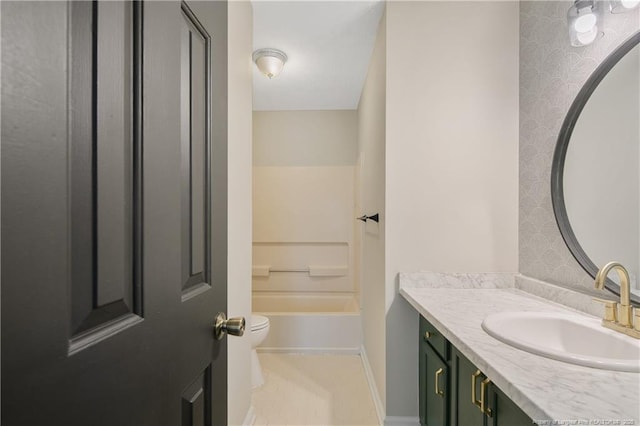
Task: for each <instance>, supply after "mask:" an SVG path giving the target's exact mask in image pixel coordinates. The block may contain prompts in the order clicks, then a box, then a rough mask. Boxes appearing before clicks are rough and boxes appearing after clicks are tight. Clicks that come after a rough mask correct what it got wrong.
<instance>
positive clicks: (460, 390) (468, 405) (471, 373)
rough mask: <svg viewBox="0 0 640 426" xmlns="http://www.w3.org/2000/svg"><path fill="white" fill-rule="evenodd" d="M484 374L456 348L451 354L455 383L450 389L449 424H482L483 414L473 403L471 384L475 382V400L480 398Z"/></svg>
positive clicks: (460, 425)
mask: <svg viewBox="0 0 640 426" xmlns="http://www.w3.org/2000/svg"><path fill="white" fill-rule="evenodd" d="M485 378H486V376H485V375H484V374H482V373H480V372H479V370H478V369H477V368H476V366H475V365H473V364H472V363H471V361H469V360H468V359H467V358H465V357H464V355H462V354H461V353H460V352H458V351H457V350H456V349H453V350H452V354H451V379H452V383H455V385H453V386H452V389H451V424H452V425H458V426H484V424H485V423H484V422H485V416H484V414H482V412H481V411H480V408H479V407H478V406H477V405H474V404H473V401H472V399H471V397H472V393H473V392H472V384H475V388H476V390H475V392H476V394H475V397H476V401H478V399H479V398H480V383H481V382H482V381H483V380H484V379H485Z"/></svg>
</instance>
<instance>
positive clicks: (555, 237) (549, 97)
mask: <svg viewBox="0 0 640 426" xmlns="http://www.w3.org/2000/svg"><path fill="white" fill-rule="evenodd" d="M572 4H573V2H572V1H524V2H521V3H520V213H519V216H520V217H519V229H520V233H519V240H520V242H519V262H520V265H519V269H520V273H522V274H524V275H527V276H530V277H532V278H537V279H540V280H543V281H547V282H550V283H556V284H560V285H563V286H567V287H577V288H582V289H592V288H593V279H592V278H591V277H590V276H589V275H588V274H587V273H586V272H584V270H583V269H582V267H581V266H580V265H579V264H578V263H577V262H576V261H575V259H574V258H573V256H572V255H571V253H570V252H569V249H568V248H567V247H566V245H565V243H564V240H563V239H562V236H561V235H560V231H559V230H558V227H557V225H556V222H555V217H554V214H553V207H552V204H551V183H550V182H551V181H550V179H551V163H552V160H553V152H554V149H555V145H556V139H557V137H558V134H559V132H560V127H561V126H562V122H563V120H564V118H565V115H566V113H567V111H568V110H569V107H570V106H571V103H572V102H573V100H574V99H575V97H576V95H577V93H578V91H579V90H580V88H581V87H582V85H583V84H584V82H585V81H586V80H587V78H588V77H589V75H590V74H591V73H592V72H593V71H594V70H595V68H596V67H597V66H598V65H599V64H600V63H601V62H602V60H603V59H604V58H605V57H606V56H607V55H608V54H609V53H611V51H612V50H614V49H615V48H616V47H617V46H618V45H619V44H620V43H622V42H623V41H624V40H625V39H627V38H628V37H629V36H630V35H631V34H633V33H635V32H636V31H638V30H639V29H640V11H639V10H637V11H634V12H633V13H628V14H617V15H613V14H610V13H608V12H607V13H606V14H605V20H604V37H602V38H600V39H599V40H597V41H596V42H595V43H594V44H592V45H590V46H587V47H581V48H576V47H572V46H571V45H570V44H569V36H568V32H567V31H568V30H567V21H566V14H567V10H568V9H569V7H570V6H571V5H572Z"/></svg>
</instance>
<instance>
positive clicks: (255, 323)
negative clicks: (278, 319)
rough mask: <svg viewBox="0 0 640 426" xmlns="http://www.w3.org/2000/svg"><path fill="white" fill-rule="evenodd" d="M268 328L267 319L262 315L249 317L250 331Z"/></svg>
mask: <svg viewBox="0 0 640 426" xmlns="http://www.w3.org/2000/svg"><path fill="white" fill-rule="evenodd" d="M268 326H269V318H267V317H265V316H262V315H251V331H258V330H262V329H263V328H266V327H268Z"/></svg>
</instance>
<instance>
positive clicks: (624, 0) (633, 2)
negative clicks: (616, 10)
mask: <svg viewBox="0 0 640 426" xmlns="http://www.w3.org/2000/svg"><path fill="white" fill-rule="evenodd" d="M620 4H621V5H622V7H624V8H626V9H633V8H634V7H637V6H638V5H639V4H640V0H620Z"/></svg>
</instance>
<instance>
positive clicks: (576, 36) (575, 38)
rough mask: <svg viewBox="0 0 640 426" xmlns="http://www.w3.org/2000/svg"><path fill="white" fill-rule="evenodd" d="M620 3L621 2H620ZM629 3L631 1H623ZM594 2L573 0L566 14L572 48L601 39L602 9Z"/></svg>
mask: <svg viewBox="0 0 640 426" xmlns="http://www.w3.org/2000/svg"><path fill="white" fill-rule="evenodd" d="M621 1H622V0H621ZM624 1H626V2H631V1H632V0H624ZM599 3H600V2H598V1H596V0H575V2H574V3H573V6H571V8H570V9H569V12H568V13H567V22H568V24H569V37H570V38H571V45H572V46H576V47H579V46H586V45H588V44H591V43H593V42H594V41H595V40H596V39H597V38H598V37H602V35H603V32H602V31H601V30H600V27H601V26H602V8H601V7H600V6H599Z"/></svg>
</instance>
